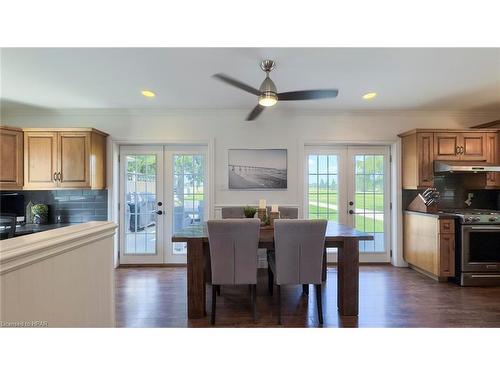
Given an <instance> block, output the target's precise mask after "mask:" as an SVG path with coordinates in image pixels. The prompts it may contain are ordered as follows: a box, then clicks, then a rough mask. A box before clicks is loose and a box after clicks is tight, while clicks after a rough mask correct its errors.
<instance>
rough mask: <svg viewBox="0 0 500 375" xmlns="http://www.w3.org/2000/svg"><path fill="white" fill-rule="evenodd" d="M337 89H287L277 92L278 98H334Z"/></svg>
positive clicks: (337, 91)
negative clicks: (286, 90)
mask: <svg viewBox="0 0 500 375" xmlns="http://www.w3.org/2000/svg"><path fill="white" fill-rule="evenodd" d="M338 94H339V90H302V91H288V92H281V93H279V94H278V100H311V99H327V98H335V97H337V95H338Z"/></svg>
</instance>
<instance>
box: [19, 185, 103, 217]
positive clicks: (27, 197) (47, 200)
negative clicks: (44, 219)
mask: <svg viewBox="0 0 500 375" xmlns="http://www.w3.org/2000/svg"><path fill="white" fill-rule="evenodd" d="M17 193H19V194H22V195H24V204H25V205H27V204H28V203H29V202H30V201H31V202H32V203H33V204H37V203H43V204H46V205H47V206H48V207H49V222H51V223H56V222H57V218H58V216H59V217H60V222H61V223H83V222H86V221H92V220H97V221H105V220H107V219H108V191H107V190H83V189H74V190H73V189H72V190H23V191H18V192H17Z"/></svg>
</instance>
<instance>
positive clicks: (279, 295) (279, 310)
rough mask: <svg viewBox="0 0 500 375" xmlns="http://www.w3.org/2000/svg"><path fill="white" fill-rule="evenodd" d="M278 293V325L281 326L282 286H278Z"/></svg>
mask: <svg viewBox="0 0 500 375" xmlns="http://www.w3.org/2000/svg"><path fill="white" fill-rule="evenodd" d="M276 291H277V292H278V324H279V325H281V286H280V285H276Z"/></svg>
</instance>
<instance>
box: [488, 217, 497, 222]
mask: <svg viewBox="0 0 500 375" xmlns="http://www.w3.org/2000/svg"><path fill="white" fill-rule="evenodd" d="M488 220H489V221H497V220H498V219H497V217H496V216H492V217H490V218H489V219H488Z"/></svg>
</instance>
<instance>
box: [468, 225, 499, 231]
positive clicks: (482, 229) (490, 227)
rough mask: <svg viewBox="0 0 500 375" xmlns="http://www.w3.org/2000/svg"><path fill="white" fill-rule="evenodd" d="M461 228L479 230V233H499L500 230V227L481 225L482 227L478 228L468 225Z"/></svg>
mask: <svg viewBox="0 0 500 375" xmlns="http://www.w3.org/2000/svg"><path fill="white" fill-rule="evenodd" d="M462 227H464V228H466V229H469V230H481V231H485V232H486V231H489V232H491V231H499V230H500V225H488V224H486V225H482V226H480V227H479V226H478V227H474V226H469V225H463V226H462Z"/></svg>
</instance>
